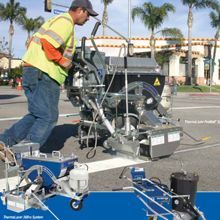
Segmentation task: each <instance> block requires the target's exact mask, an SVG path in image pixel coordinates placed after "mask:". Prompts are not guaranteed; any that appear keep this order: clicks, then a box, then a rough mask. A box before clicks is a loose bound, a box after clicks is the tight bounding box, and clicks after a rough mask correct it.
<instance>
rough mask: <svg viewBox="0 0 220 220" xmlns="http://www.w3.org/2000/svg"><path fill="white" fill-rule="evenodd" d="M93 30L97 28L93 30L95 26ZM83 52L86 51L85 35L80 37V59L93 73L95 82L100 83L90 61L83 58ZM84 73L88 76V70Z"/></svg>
mask: <svg viewBox="0 0 220 220" xmlns="http://www.w3.org/2000/svg"><path fill="white" fill-rule="evenodd" d="M97 28H98V26H97ZM93 31H97V30H95V28H94V30H93ZM85 52H86V37H82V40H81V59H82V61H83V62H84V64H85V65H87V66H88V69H89V72H91V73H94V75H95V78H96V80H97V83H98V84H99V85H100V84H101V82H100V79H99V76H98V74H97V71H96V67H95V66H93V65H92V64H91V63H89V62H88V61H87V60H86V59H85ZM86 74H87V75H86V77H87V78H88V72H87V73H86Z"/></svg>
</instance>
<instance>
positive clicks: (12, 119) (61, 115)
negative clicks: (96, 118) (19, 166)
mask: <svg viewBox="0 0 220 220" xmlns="http://www.w3.org/2000/svg"><path fill="white" fill-rule="evenodd" d="M215 108H220V105H213V106H195V107H174V108H172V109H173V110H192V109H215ZM75 116H79V113H70V114H60V115H59V117H75ZM21 118H22V117H15V118H0V121H15V120H20V119H21Z"/></svg>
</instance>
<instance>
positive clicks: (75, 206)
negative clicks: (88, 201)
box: [70, 199, 83, 211]
mask: <svg viewBox="0 0 220 220" xmlns="http://www.w3.org/2000/svg"><path fill="white" fill-rule="evenodd" d="M70 207H71V208H72V209H73V210H75V211H79V210H80V209H81V208H82V207H83V201H82V200H76V199H72V200H71V201H70Z"/></svg>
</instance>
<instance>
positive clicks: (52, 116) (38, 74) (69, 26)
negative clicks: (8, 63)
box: [0, 0, 98, 159]
mask: <svg viewBox="0 0 220 220" xmlns="http://www.w3.org/2000/svg"><path fill="white" fill-rule="evenodd" d="M97 15H98V14H97V13H96V12H95V11H94V10H93V7H92V4H91V2H90V1H89V0H74V1H73V2H72V4H71V6H70V8H69V11H68V12H66V13H62V14H60V15H57V16H55V17H53V18H51V19H49V20H48V21H47V22H45V23H44V24H43V25H42V26H41V28H40V29H39V30H38V31H37V32H36V33H35V34H34V35H33V37H32V39H31V41H30V43H29V45H28V48H27V51H26V53H25V54H24V57H23V61H24V64H23V66H24V67H23V75H22V78H23V82H22V87H23V89H24V92H25V95H26V98H27V102H28V111H29V113H28V114H27V115H25V116H24V117H23V118H22V119H21V120H19V121H18V122H17V123H15V124H14V125H12V126H11V127H10V128H9V129H6V130H5V132H4V133H2V134H0V141H2V142H3V143H4V144H5V145H6V146H9V147H10V146H13V145H15V144H17V143H20V142H21V141H30V142H34V143H39V144H40V146H42V145H43V144H44V143H45V142H46V140H47V138H48V137H49V135H50V134H51V132H52V129H53V128H54V126H55V125H56V123H57V120H58V101H59V96H60V86H61V85H62V84H63V83H64V81H65V79H66V77H67V74H68V70H69V69H70V68H71V67H72V57H73V54H74V51H75V47H76V38H75V30H74V27H75V25H79V26H82V25H84V24H85V23H86V22H87V21H88V20H89V17H90V16H97ZM4 144H0V158H1V159H4V158H3V156H2V155H7V154H6V153H3V151H5V150H7V149H5V147H4V146H3V145H4Z"/></svg>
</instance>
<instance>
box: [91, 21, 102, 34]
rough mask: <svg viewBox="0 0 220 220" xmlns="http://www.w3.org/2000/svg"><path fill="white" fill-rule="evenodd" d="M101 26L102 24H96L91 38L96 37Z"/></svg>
mask: <svg viewBox="0 0 220 220" xmlns="http://www.w3.org/2000/svg"><path fill="white" fill-rule="evenodd" d="M100 25H101V22H99V21H98V22H96V24H95V27H94V28H93V30H92V34H91V36H95V35H96V32H97V30H98V28H99V26H100Z"/></svg>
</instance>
